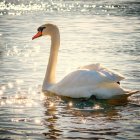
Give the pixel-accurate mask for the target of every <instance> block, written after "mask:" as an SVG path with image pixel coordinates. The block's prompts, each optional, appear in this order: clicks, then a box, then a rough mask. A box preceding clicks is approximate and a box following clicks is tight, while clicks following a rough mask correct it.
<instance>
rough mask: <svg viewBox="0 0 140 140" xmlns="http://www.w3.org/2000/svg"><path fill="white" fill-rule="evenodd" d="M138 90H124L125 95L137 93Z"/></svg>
mask: <svg viewBox="0 0 140 140" xmlns="http://www.w3.org/2000/svg"><path fill="white" fill-rule="evenodd" d="M138 92H140V91H139V90H131V91H126V94H125V95H126V96H127V97H129V96H131V95H133V94H135V93H138Z"/></svg>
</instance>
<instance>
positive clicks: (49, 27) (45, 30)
mask: <svg viewBox="0 0 140 140" xmlns="http://www.w3.org/2000/svg"><path fill="white" fill-rule="evenodd" d="M37 31H38V32H37V34H35V35H34V36H33V37H32V40H33V39H35V38H38V37H41V36H44V35H50V36H51V35H52V34H54V33H56V32H57V31H58V28H57V26H56V25H53V24H44V25H42V26H40V27H38V29H37Z"/></svg>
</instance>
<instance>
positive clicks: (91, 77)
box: [32, 23, 137, 99]
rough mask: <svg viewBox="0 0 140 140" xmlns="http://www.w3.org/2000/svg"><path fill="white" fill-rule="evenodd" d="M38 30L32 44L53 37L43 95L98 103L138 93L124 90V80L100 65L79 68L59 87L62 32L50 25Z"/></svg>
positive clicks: (66, 77)
mask: <svg viewBox="0 0 140 140" xmlns="http://www.w3.org/2000/svg"><path fill="white" fill-rule="evenodd" d="M37 30H38V32H37V34H35V35H34V36H33V37H32V40H33V39H36V38H38V37H41V36H45V35H48V36H50V37H51V48H50V56H49V61H48V66H47V70H46V74H45V78H44V81H43V85H42V90H43V91H47V92H51V93H55V94H56V95H60V96H67V97H71V98H90V97H91V96H95V97H96V98H97V99H112V98H116V97H121V96H126V97H128V96H130V95H132V94H134V93H136V92H137V91H130V90H126V89H123V88H122V87H121V86H120V84H119V82H120V81H121V80H123V79H124V76H123V75H121V74H119V73H117V72H115V71H112V70H109V69H107V68H105V67H104V66H102V65H101V64H98V63H97V64H90V65H86V66H82V67H79V68H78V69H77V70H75V71H73V72H71V73H69V74H68V75H67V76H65V77H64V78H63V79H62V80H61V81H59V82H57V83H56V80H55V79H56V74H55V73H56V65H57V58H58V51H59V47H60V33H59V29H58V27H57V26H56V25H54V24H50V23H49V24H44V25H42V26H40V27H39V28H38V29H37Z"/></svg>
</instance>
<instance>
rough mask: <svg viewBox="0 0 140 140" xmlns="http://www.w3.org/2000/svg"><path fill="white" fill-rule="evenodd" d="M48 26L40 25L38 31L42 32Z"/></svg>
mask: <svg viewBox="0 0 140 140" xmlns="http://www.w3.org/2000/svg"><path fill="white" fill-rule="evenodd" d="M45 28H46V27H39V28H38V29H37V31H38V32H42V31H43V29H45Z"/></svg>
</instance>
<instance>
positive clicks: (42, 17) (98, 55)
mask: <svg viewBox="0 0 140 140" xmlns="http://www.w3.org/2000/svg"><path fill="white" fill-rule="evenodd" d="M47 22H51V23H55V24H57V25H58V26H59V28H60V33H61V47H60V51H59V61H58V65H57V80H60V79H61V78H62V77H63V76H64V75H66V74H67V73H68V72H70V71H72V70H74V69H76V68H77V67H79V66H82V65H86V64H90V63H102V64H103V65H105V66H107V67H109V68H112V69H113V70H117V71H118V72H120V73H122V74H123V75H125V77H126V79H125V80H124V81H122V82H121V84H122V86H123V87H125V88H129V89H135V90H139V89H140V85H139V82H140V67H139V65H140V63H139V61H140V2H139V0H119V1H117V0H116V1H115V0H109V1H103V0H100V1H98V0H97V1H96V0H94V1H91V0H88V1H86V2H85V1H82V0H79V1H76V0H71V1H70V0H67V1H66V0H64V1H63V0H61V1H58V0H55V1H53V0H48V1H47V0H35V1H33V0H11V1H10V2H9V1H8V0H5V1H3V0H1V1H0V139H9V140H11V139H37V140H39V139H40V140H43V139H67V140H68V139H88V140H89V139H110V140H111V139H135V140H136V139H139V138H140V134H139V132H140V119H139V115H140V94H139V93H138V94H136V95H134V96H132V97H130V98H129V100H128V101H125V102H120V101H112V100H108V101H105V100H97V101H95V100H89V101H85V100H80V99H79V100H78V99H67V98H60V97H57V96H44V95H43V93H41V85H42V81H43V78H44V73H45V70H46V65H47V60H48V56H49V47H50V38H47V37H42V38H40V39H37V40H34V41H32V40H31V38H32V36H33V35H34V34H35V33H36V29H37V28H38V27H39V26H40V25H42V24H44V23H47Z"/></svg>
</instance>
